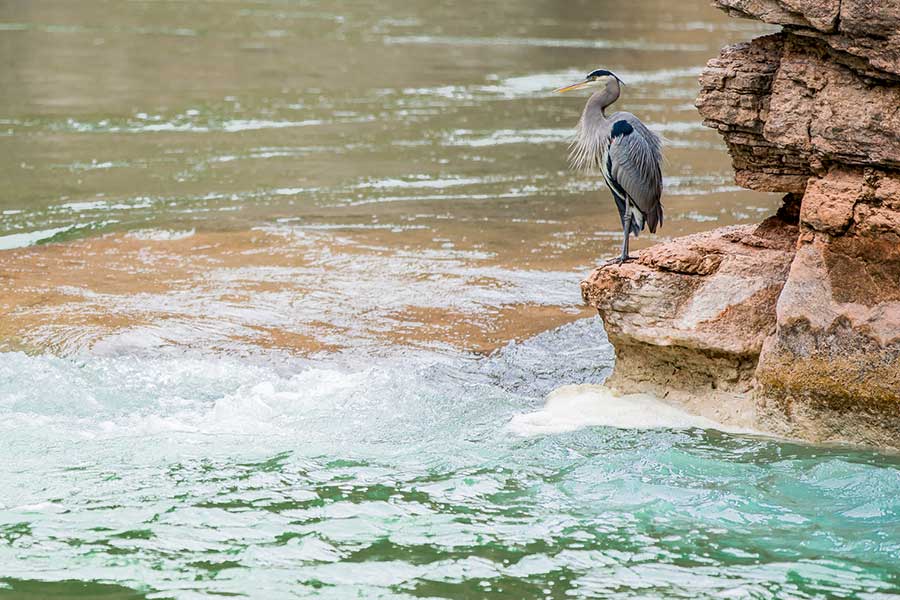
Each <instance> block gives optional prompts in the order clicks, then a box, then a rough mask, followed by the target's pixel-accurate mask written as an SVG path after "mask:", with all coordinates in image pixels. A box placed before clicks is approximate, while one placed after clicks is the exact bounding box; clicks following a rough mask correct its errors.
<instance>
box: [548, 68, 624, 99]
mask: <svg viewBox="0 0 900 600" xmlns="http://www.w3.org/2000/svg"><path fill="white" fill-rule="evenodd" d="M613 83H616V84H620V83H621V84H622V85H625V82H623V81H622V80H621V79H619V76H618V75H616V74H615V73H613V72H612V71H607V70H606V69H597V70H596V71H591V72H590V73H588V74H587V77H585V78H584V80H582V81H577V82H575V83H573V84H571V85H567V86H564V87H561V88H559V89H556V90H553V91H554V92H556V93H558V94H562V93H563V92H571V91H574V90H586V89H589V88H590V89H593V88H598V89H603V88H605V87H607V86H609V85H611V84H613Z"/></svg>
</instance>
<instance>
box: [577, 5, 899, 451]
mask: <svg viewBox="0 0 900 600" xmlns="http://www.w3.org/2000/svg"><path fill="white" fill-rule="evenodd" d="M714 4H715V5H716V6H718V7H720V8H722V9H724V10H726V11H728V12H729V13H731V14H733V15H736V16H741V17H749V18H756V19H760V20H763V21H766V22H768V23H775V24H780V25H782V26H783V30H782V31H781V32H779V33H776V34H772V35H767V36H763V37H760V38H757V39H754V40H752V41H750V42H747V43H743V44H737V45H734V46H729V47H726V48H724V49H723V50H722V52H721V54H720V55H719V56H718V57H717V58H714V59H712V60H710V61H709V63H708V65H707V68H706V70H705V71H704V73H703V74H702V76H701V79H700V82H701V92H700V95H699V97H698V99H697V107H698V109H699V110H700V114H701V115H702V116H703V118H704V123H705V124H706V125H708V126H710V127H713V128H715V129H717V130H718V131H719V132H720V133H721V134H722V136H723V138H724V139H725V142H726V144H727V146H728V149H729V151H730V153H731V156H732V159H733V164H734V168H735V178H736V180H737V182H738V183H739V184H740V185H742V186H745V187H747V188H750V189H754V190H760V191H769V192H784V193H786V194H787V196H786V197H785V205H784V206H783V207H782V209H781V210H780V211H779V214H778V215H777V216H775V217H772V218H770V219H768V220H767V221H765V222H764V223H762V224H760V225H759V226H756V227H746V226H744V227H728V228H724V229H719V230H717V231H714V232H710V233H705V234H699V235H694V236H690V237H687V238H682V239H678V240H674V241H672V242H669V243H666V244H662V245H659V246H656V247H653V248H650V249H648V250H645V251H644V252H642V253H641V256H640V259H639V261H638V262H637V263H632V264H625V265H623V266H622V267H618V268H601V269H598V270H596V271H594V272H593V273H592V274H591V275H590V276H589V277H588V278H587V279H586V280H585V281H584V282H583V284H582V290H583V293H584V296H585V300H586V301H587V302H589V303H590V304H591V305H593V306H595V307H596V308H597V309H598V310H599V312H600V314H601V315H602V316H603V318H604V321H605V323H606V327H607V329H608V332H609V337H610V340H611V341H612V342H613V345H614V346H615V347H616V356H617V364H616V367H615V371H614V373H613V375H612V377H611V378H610V381H609V385H611V386H613V387H616V388H619V389H620V390H622V391H626V392H630V391H645V392H653V393H656V394H657V395H661V396H664V397H667V398H670V399H671V400H673V401H675V402H679V403H682V404H685V405H687V406H688V408H693V409H695V410H696V411H698V412H701V413H703V414H704V415H705V416H711V417H714V418H719V419H720V420H725V421H729V422H733V423H737V424H741V425H750V426H755V427H761V428H766V429H769V430H772V431H775V432H777V433H780V434H784V435H789V436H795V437H802V438H807V439H812V440H817V441H837V440H842V441H853V442H862V443H868V444H875V445H881V446H892V447H900V2H898V1H897V0H891V1H887V2H871V1H870V0H714Z"/></svg>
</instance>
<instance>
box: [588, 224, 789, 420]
mask: <svg viewBox="0 0 900 600" xmlns="http://www.w3.org/2000/svg"><path fill="white" fill-rule="evenodd" d="M796 237H797V227H796V226H795V225H791V224H789V223H786V222H784V221H783V220H781V219H780V218H775V217H773V218H772V219H770V220H768V221H766V222H765V223H763V224H762V225H759V226H734V227H725V228H722V229H717V230H715V231H712V232H709V233H700V234H696V235H692V236H688V237H685V238H680V239H677V240H674V241H673V242H670V243H668V244H661V245H658V246H654V247H652V248H649V249H647V250H644V251H643V252H642V253H641V254H640V257H639V260H638V261H637V262H634V263H625V264H624V265H622V266H621V267H606V268H599V269H597V270H595V271H594V272H593V273H592V274H591V275H590V277H588V279H586V280H585V281H584V282H582V293H583V295H584V298H585V301H586V302H588V303H589V304H591V305H592V306H594V307H596V308H597V310H598V311H599V312H600V315H601V316H602V317H603V320H604V323H605V325H606V331H607V335H608V336H609V339H610V341H611V342H612V344H613V346H614V347H615V350H616V365H615V368H614V371H613V374H612V376H611V377H610V379H609V380H608V381H607V385H610V386H611V387H613V388H616V389H618V390H620V391H623V392H648V393H653V394H655V395H657V396H660V397H664V398H667V399H669V400H671V401H674V402H676V403H678V404H681V405H683V406H685V407H687V408H689V409H691V410H693V411H694V412H696V413H698V414H702V415H703V416H707V417H710V418H713V419H717V420H719V421H721V422H727V423H729V424H733V425H739V426H745V427H749V426H751V425H752V424H753V423H754V408H753V401H752V398H751V396H750V392H751V391H752V388H753V376H754V372H755V369H756V366H757V357H758V356H759V353H760V350H761V348H762V345H763V342H764V341H765V339H766V338H767V337H768V336H769V335H771V334H772V333H774V331H775V302H776V300H777V298H778V295H779V293H780V291H781V287H782V286H783V285H784V281H785V279H786V277H787V272H788V268H789V266H790V262H791V258H792V256H793V253H794V241H795V239H796Z"/></svg>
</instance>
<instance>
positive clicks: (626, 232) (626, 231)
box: [603, 210, 634, 267]
mask: <svg viewBox="0 0 900 600" xmlns="http://www.w3.org/2000/svg"><path fill="white" fill-rule="evenodd" d="M631 219H632V217H631V211H630V210H629V211H627V212H626V213H625V219H623V220H624V225H623V226H622V254H621V255H620V256H618V257H616V258H611V259H609V260H608V261H606V262H605V263H603V266H604V267H606V266H609V265H621V264H622V263H624V262H625V261H628V260H634V258H632V257H631V256H628V241H629V240H628V238H629V236H630V235H631Z"/></svg>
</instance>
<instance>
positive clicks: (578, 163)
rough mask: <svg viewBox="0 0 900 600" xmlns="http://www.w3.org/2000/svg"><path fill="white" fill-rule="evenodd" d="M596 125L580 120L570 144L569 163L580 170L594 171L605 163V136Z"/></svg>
mask: <svg viewBox="0 0 900 600" xmlns="http://www.w3.org/2000/svg"><path fill="white" fill-rule="evenodd" d="M599 134H600V132H599V131H597V128H596V126H594V125H592V124H591V123H586V122H585V120H584V119H581V121H579V122H578V127H577V128H576V129H575V138H574V139H573V140H572V143H571V144H570V145H569V165H570V166H571V167H572V168H573V169H575V170H578V171H594V170H596V169H598V168H600V166H601V165H602V164H603V150H604V145H605V144H604V139H603V138H604V137H605V136H603V135H599Z"/></svg>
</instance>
